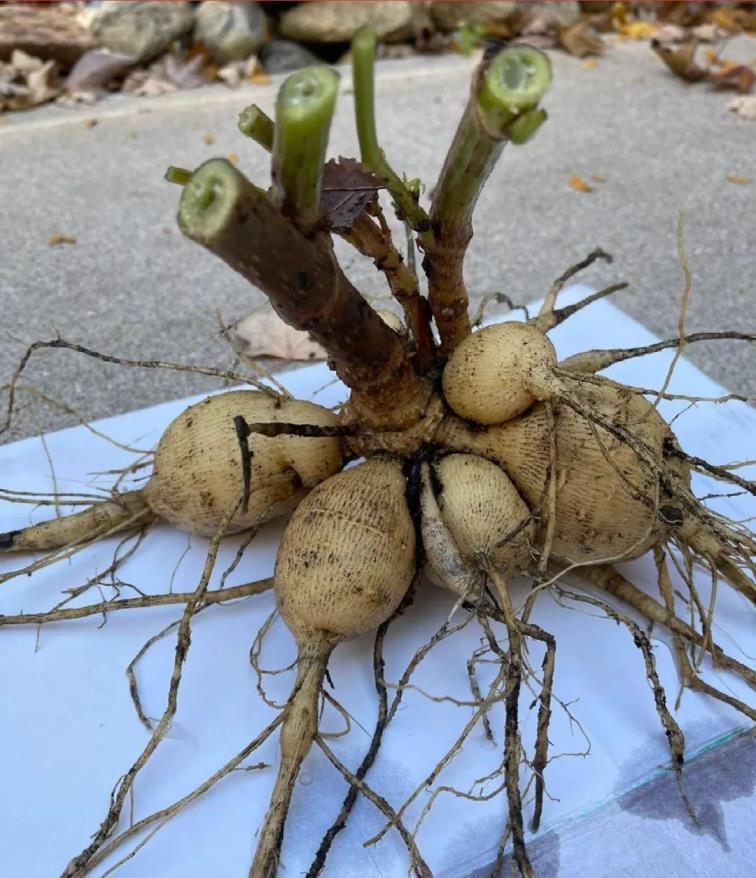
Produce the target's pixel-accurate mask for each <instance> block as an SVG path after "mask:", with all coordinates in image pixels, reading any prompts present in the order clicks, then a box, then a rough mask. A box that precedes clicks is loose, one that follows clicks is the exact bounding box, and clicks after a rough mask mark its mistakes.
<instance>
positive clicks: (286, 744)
mask: <svg viewBox="0 0 756 878" xmlns="http://www.w3.org/2000/svg"><path fill="white" fill-rule="evenodd" d="M332 650H333V643H332V642H331V641H330V640H329V639H328V638H327V637H325V636H321V637H320V638H319V639H318V640H317V641H313V642H312V643H311V644H308V648H307V650H306V651H304V652H300V655H299V657H298V669H297V681H296V683H295V685H294V689H293V691H292V694H291V695H290V696H289V701H288V703H287V705H286V707H285V709H284V712H283V725H282V727H281V736H280V741H279V746H280V752H281V761H280V764H279V767H278V776H277V777H276V783H275V786H274V787H273V793H272V794H271V798H270V805H269V806H268V813H267V814H266V815H265V821H264V823H263V825H262V827H261V829H260V833H259V842H258V846H257V851H256V852H255V858H254V861H253V863H252V867H251V869H250V871H249V875H250V878H269V876H270V875H271V874H275V871H276V868H277V865H278V862H279V857H280V854H281V844H282V842H283V833H284V824H285V822H286V815H287V814H288V811H289V802H290V801H291V796H292V793H293V792H294V784H295V782H296V779H297V775H298V774H299V769H300V767H301V765H302V762H303V761H304V758H305V756H306V755H307V753H308V752H309V750H310V747H311V746H312V744H313V741H315V739H316V737H317V736H318V701H319V698H320V692H321V688H322V683H323V677H324V676H325V672H326V667H327V665H328V658H329V656H330V654H331V651H332ZM318 743H320V746H321V747H323V746H324V745H323V743H322V739H321V740H319V742H318Z"/></svg>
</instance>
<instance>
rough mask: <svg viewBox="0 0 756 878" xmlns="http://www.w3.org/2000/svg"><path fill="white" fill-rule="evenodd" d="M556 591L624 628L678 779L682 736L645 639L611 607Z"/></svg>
mask: <svg viewBox="0 0 756 878" xmlns="http://www.w3.org/2000/svg"><path fill="white" fill-rule="evenodd" d="M557 591H558V593H559V594H560V595H562V596H563V597H568V598H570V600H573V601H579V602H580V603H584V604H590V605H591V606H594V607H598V608H599V609H600V610H602V611H603V612H604V613H605V614H606V615H607V616H608V617H609V618H610V619H613V620H614V621H615V622H616V623H617V624H618V625H619V624H622V625H624V626H625V627H626V628H627V630H628V631H629V632H630V634H631V635H632V638H633V641H634V643H635V645H636V646H637V647H638V649H639V650H640V651H641V654H642V655H643V661H644V664H645V666H646V677H647V678H648V682H649V685H650V686H651V691H652V692H653V693H654V703H655V706H656V712H657V713H658V714H659V719H660V720H661V724H662V727H663V728H664V733H665V734H666V736H667V742H668V744H669V752H670V754H671V755H672V765H673V767H674V769H675V772H676V773H677V774H678V776H679V773H680V771H681V767H682V765H683V762H684V761H685V735H684V734H683V730H682V729H681V728H680V726H679V725H678V723H677V721H676V720H675V718H674V717H673V716H672V714H671V713H670V712H669V708H668V707H667V699H666V694H665V692H664V687H663V686H662V684H661V681H660V680H659V675H658V674H657V672H656V660H655V658H654V652H653V649H652V648H651V642H650V641H649V639H648V636H647V635H646V633H645V632H644V631H643V630H642V629H641V627H640V626H639V625H638V624H637V623H636V622H634V621H633V620H632V619H630V618H628V617H627V616H625V615H623V614H622V613H619V612H618V611H617V610H615V609H614V607H612V606H610V605H609V604H607V603H606V601H602V600H599V599H598V598H594V597H591V596H590V595H584V594H576V593H575V592H573V591H568V590H567V589H565V588H563V587H561V586H557Z"/></svg>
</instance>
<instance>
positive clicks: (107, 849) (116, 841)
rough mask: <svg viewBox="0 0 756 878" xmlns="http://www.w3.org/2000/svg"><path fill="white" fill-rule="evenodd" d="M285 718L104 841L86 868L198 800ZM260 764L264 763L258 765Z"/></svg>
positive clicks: (245, 757) (92, 867) (274, 721)
mask: <svg viewBox="0 0 756 878" xmlns="http://www.w3.org/2000/svg"><path fill="white" fill-rule="evenodd" d="M282 721H283V717H282V716H280V715H279V716H277V717H276V718H275V719H274V720H273V721H272V722H271V723H270V725H268V726H267V727H266V728H265V729H263V731H262V732H260V734H259V735H258V736H257V737H256V738H255V739H254V740H253V741H250V743H249V744H247V746H246V747H244V749H243V750H241V751H239V753H237V754H236V756H234V757H233V758H232V759H229V761H228V762H227V763H226V764H225V765H223V766H222V767H221V768H219V769H218V771H216V772H215V773H214V774H211V775H210V777H208V778H207V780H205V781H203V782H202V783H201V784H200V785H199V786H198V787H196V788H195V789H194V790H192V792H190V793H188V794H187V795H186V796H183V797H182V798H181V799H179V800H178V801H176V802H174V803H173V804H172V805H169V806H168V807H167V808H161V809H160V810H159V811H155V812H154V813H152V814H150V815H148V816H147V817H143V818H142V819H141V820H137V821H136V823H132V824H131V826H129V828H128V829H124V831H123V832H121V833H120V834H119V835H117V836H115V837H114V838H112V839H111V840H110V841H109V842H108V843H107V844H105V845H103V846H102V847H101V848H100V849H99V850H98V851H97V853H96V854H94V855H93V856H92V858H91V859H90V860H89V864H88V866H87V867H86V870H85V872H84V873H83V874H86V872H90V871H91V870H92V869H94V867H95V866H98V865H99V864H100V863H101V862H102V861H103V860H104V859H106V858H107V857H109V856H110V855H111V854H112V853H113V851H115V850H116V849H117V848H119V847H120V846H121V845H122V844H123V843H124V842H126V841H128V840H129V839H130V838H133V837H134V836H135V835H138V834H139V833H140V832H142V830H144V829H146V828H147V827H148V826H152V824H154V823H159V824H160V826H161V827H162V826H163V825H164V824H165V823H166V822H167V821H168V820H170V819H171V818H172V817H174V816H175V815H176V814H178V813H179V811H182V810H183V809H184V808H186V806H187V805H189V804H191V803H192V802H194V801H196V800H197V799H199V798H200V796H203V795H204V794H205V793H206V792H207V791H208V790H210V789H212V787H214V786H215V785H216V784H217V783H218V781H220V780H222V779H223V778H224V777H226V776H227V775H229V774H230V773H231V772H232V771H236V770H237V769H238V768H239V767H240V766H241V764H242V762H244V760H245V759H247V758H248V757H249V756H250V755H251V754H252V753H254V751H255V750H257V748H258V747H260V746H261V745H262V744H263V743H264V742H265V741H266V740H267V739H268V738H269V737H270V735H271V734H272V733H273V732H274V731H275V730H276V729H277V728H278V726H279V725H280V724H281V722H282ZM259 767H262V765H261V766H259Z"/></svg>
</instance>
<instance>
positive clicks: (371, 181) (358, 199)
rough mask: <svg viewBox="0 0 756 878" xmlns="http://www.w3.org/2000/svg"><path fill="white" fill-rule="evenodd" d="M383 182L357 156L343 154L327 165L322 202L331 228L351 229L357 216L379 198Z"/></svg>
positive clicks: (336, 229) (346, 230) (326, 220)
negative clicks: (348, 156) (349, 156)
mask: <svg viewBox="0 0 756 878" xmlns="http://www.w3.org/2000/svg"><path fill="white" fill-rule="evenodd" d="M384 188H385V187H384V185H383V183H381V181H380V180H379V179H378V177H376V176H375V174H371V173H370V171H366V170H365V168H363V167H362V165H361V164H360V163H359V162H358V161H357V160H356V159H348V158H344V157H343V156H341V157H339V158H338V159H337V160H335V159H331V160H330V161H329V162H326V164H325V167H324V168H323V183H322V186H321V194H320V206H321V210H322V213H323V218H324V220H325V222H326V224H327V225H328V228H330V229H333V231H335V232H348V231H349V229H351V228H352V226H353V225H354V221H355V220H356V219H357V217H358V216H359V215H360V214H361V213H362V211H363V210H365V208H366V207H368V206H369V205H371V204H374V203H375V202H376V201H377V199H378V191H379V190H380V189H384Z"/></svg>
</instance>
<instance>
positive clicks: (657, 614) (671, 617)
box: [581, 565, 756, 719]
mask: <svg viewBox="0 0 756 878" xmlns="http://www.w3.org/2000/svg"><path fill="white" fill-rule="evenodd" d="M581 575H582V576H583V577H584V578H585V579H587V580H588V581H589V582H592V583H593V584H594V585H597V586H598V587H599V588H602V589H604V591H606V592H608V593H609V594H611V595H613V596H614V597H616V598H619V599H620V600H622V601H624V602H625V603H626V604H627V605H628V606H630V607H632V608H633V609H634V610H636V611H637V612H639V613H640V614H641V615H643V616H645V617H646V618H647V619H649V620H650V621H651V622H654V623H656V624H658V625H662V626H663V627H665V628H667V629H668V630H669V631H670V632H671V633H672V634H677V635H679V636H680V637H682V638H683V639H684V640H685V641H687V642H688V643H691V644H693V645H695V646H699V647H701V646H706V650H707V652H709V654H710V655H711V657H712V661H713V662H714V665H715V667H716V666H719V667H721V668H725V669H726V670H728V671H732V672H734V673H735V674H737V675H738V676H739V677H741V678H742V679H743V680H745V681H746V682H747V683H748V684H749V685H750V686H751V687H753V688H756V671H753V670H752V669H751V668H749V667H748V666H747V665H744V664H742V663H741V662H739V661H737V659H734V658H731V657H730V656H729V655H727V653H725V651H724V650H723V649H722V648H721V647H720V646H718V645H717V644H716V643H714V642H713V641H711V642H708V643H707V642H706V638H705V637H704V636H703V635H701V634H699V633H698V631H696V630H695V629H694V628H692V627H691V626H690V625H688V624H687V623H686V622H683V620H682V619H680V618H679V617H678V616H676V615H675V614H674V612H672V611H670V610H668V609H667V608H666V607H665V606H662V605H661V604H660V603H659V602H658V601H655V600H654V599H653V598H652V597H649V596H648V595H647V594H645V592H642V591H641V590H640V589H639V588H637V587H636V586H635V585H633V584H632V583H631V582H630V581H629V580H627V579H625V577H624V576H622V575H621V574H620V573H618V572H617V571H616V570H615V569H614V568H613V567H611V566H609V565H598V566H596V567H585V568H583V569H582V571H581ZM738 710H740V711H741V712H742V713H744V714H745V715H746V716H748V717H750V718H751V719H754V718H756V711H754V710H753V709H752V708H750V707H748V706H747V705H743V704H741V706H739V707H738Z"/></svg>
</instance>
